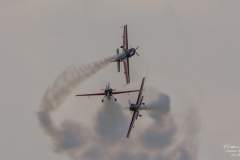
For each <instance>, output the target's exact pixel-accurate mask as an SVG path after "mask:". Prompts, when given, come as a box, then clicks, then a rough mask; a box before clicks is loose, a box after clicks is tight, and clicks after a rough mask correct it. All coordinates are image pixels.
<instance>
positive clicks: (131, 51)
mask: <svg viewBox="0 0 240 160" xmlns="http://www.w3.org/2000/svg"><path fill="white" fill-rule="evenodd" d="M134 50H135V49H134V48H130V49H128V50H127V52H126V51H123V52H122V53H120V54H117V57H116V60H115V61H114V62H116V61H118V60H121V59H124V58H126V57H128V58H129V57H132V56H134V55H135V52H134Z"/></svg>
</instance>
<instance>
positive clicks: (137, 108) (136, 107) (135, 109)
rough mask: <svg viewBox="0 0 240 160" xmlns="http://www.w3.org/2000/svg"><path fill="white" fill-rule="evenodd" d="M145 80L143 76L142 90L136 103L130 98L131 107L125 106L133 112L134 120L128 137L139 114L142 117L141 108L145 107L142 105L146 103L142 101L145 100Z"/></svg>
mask: <svg viewBox="0 0 240 160" xmlns="http://www.w3.org/2000/svg"><path fill="white" fill-rule="evenodd" d="M144 81H145V78H143V80H142V85H141V88H140V91H139V94H138V99H137V102H136V104H133V103H131V101H130V100H129V101H128V102H129V105H130V107H125V108H124V109H129V110H130V111H131V112H133V116H132V120H131V123H130V126H129V129H128V133H127V138H129V136H130V133H131V130H132V128H133V127H134V126H133V125H134V122H135V120H136V119H137V118H138V116H139V117H142V115H140V114H139V112H140V110H142V109H143V107H142V106H141V105H145V103H142V100H143V96H142V91H143V86H144Z"/></svg>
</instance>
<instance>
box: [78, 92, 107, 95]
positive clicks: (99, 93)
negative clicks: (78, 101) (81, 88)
mask: <svg viewBox="0 0 240 160" xmlns="http://www.w3.org/2000/svg"><path fill="white" fill-rule="evenodd" d="M98 95H105V93H103V92H102V93H92V94H78V95H76V96H98Z"/></svg>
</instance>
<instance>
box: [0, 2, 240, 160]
mask: <svg viewBox="0 0 240 160" xmlns="http://www.w3.org/2000/svg"><path fill="white" fill-rule="evenodd" d="M239 5H240V2H239V1H238V0H230V1H222V0H210V1H207V0H202V1H190V0H183V1H177V0H173V1H165V0H163V1H162V0H161V1H155V0H149V1H136V0H128V1H126V0H122V1H110V0H102V1H98V0H94V1H86V0H81V1H76V0H68V1H67V0H48V1H46V0H42V1H40V0H35V1H30V0H19V1H14V0H8V1H7V0H1V1H0V22H1V27H0V35H1V37H0V43H1V47H0V53H1V56H2V58H1V59H0V66H1V67H0V72H1V77H0V79H1V81H0V82H1V83H0V87H1V101H0V109H1V112H0V128H1V137H0V158H1V159H10V160H14V159H20V160H23V159H24V160H28V159H36V160H38V159H43V158H44V159H52V160H57V159H58V160H62V159H69V160H70V159H74V158H73V157H71V156H69V152H65V151H64V152H57V151H55V150H54V145H55V144H54V141H53V139H52V138H51V136H49V135H48V134H46V133H45V132H44V130H43V129H42V127H41V125H40V123H39V119H38V113H39V111H40V110H41V102H42V99H43V96H44V95H45V93H46V89H47V88H48V87H51V86H52V85H53V84H54V82H55V80H56V78H57V77H58V76H59V75H61V73H62V72H63V71H65V70H66V69H67V68H68V67H69V66H73V65H76V66H85V65H88V64H89V63H91V62H99V61H100V60H102V59H103V58H108V57H111V56H113V55H115V54H116V49H117V48H119V47H120V46H121V45H122V32H123V31H122V28H120V27H121V26H123V25H125V24H127V25H128V38H129V44H131V46H133V47H136V46H139V47H140V48H139V49H138V53H139V54H140V56H139V57H137V56H134V57H132V58H131V59H130V74H131V83H130V84H129V85H127V86H123V85H125V77H124V73H123V70H122V69H123V67H122V66H121V72H120V73H117V65H116V64H115V63H110V64H108V65H107V66H106V67H104V68H103V69H101V70H99V72H97V73H95V74H93V75H92V76H90V77H89V78H88V79H87V80H86V81H84V82H81V83H79V84H78V85H76V86H75V87H74V88H73V89H72V90H71V92H70V93H69V94H68V95H67V97H66V98H65V99H64V101H63V102H62V103H61V105H60V106H59V107H58V108H57V110H56V111H55V112H53V113H52V114H51V118H52V120H53V122H54V124H55V125H56V126H61V122H63V121H64V122H65V120H66V119H70V120H72V121H75V122H77V123H76V125H78V124H81V126H83V128H84V127H85V128H86V130H88V131H89V132H93V131H98V128H96V122H97V120H98V118H99V116H100V115H102V114H103V113H102V112H103V111H105V109H106V106H104V104H102V103H101V99H102V97H91V98H89V99H88V98H83V97H81V98H75V94H81V93H89V92H99V91H100V89H101V88H104V86H105V85H106V84H107V82H110V84H111V87H113V88H115V89H117V90H127V89H138V88H139V87H140V83H141V80H142V77H147V79H146V82H145V92H144V95H145V97H146V98H145V99H144V100H145V103H146V104H148V103H150V104H151V103H152V102H153V101H156V99H157V97H158V95H159V94H160V93H163V94H164V95H167V97H169V98H170V106H171V110H170V111H169V115H170V117H171V118H173V121H174V124H175V125H176V126H177V128H178V131H179V132H178V133H177V134H176V138H178V136H179V137H184V136H188V133H191V130H190V131H189V130H188V126H189V128H190V129H191V127H193V126H196V127H197V129H194V128H193V129H192V130H194V131H197V133H194V134H192V135H194V137H193V139H196V140H197V144H195V145H194V146H195V148H196V151H195V152H194V153H196V155H195V159H219V160H222V159H238V158H239V157H233V156H231V155H230V154H229V153H226V152H225V149H224V148H223V145H225V144H231V145H234V146H240V138H239V132H240V129H239V127H238V122H239V121H240V118H239V116H238V115H239V106H240V102H239V96H240V85H239V81H240V75H239V71H238V69H239V59H240V55H239V49H240V46H239V44H238V42H239V40H240V32H239V28H240V21H239V19H240V11H239ZM117 98H118V101H117V102H116V104H117V105H118V106H119V107H120V108H121V107H122V108H123V107H126V106H128V102H127V101H128V99H131V101H135V100H136V98H137V94H134V93H132V94H130V96H129V95H117ZM109 103H110V102H109ZM120 113H121V114H120ZM119 114H120V117H121V118H122V117H125V118H124V120H123V123H122V125H120V126H121V127H125V129H126V132H127V129H128V125H129V123H130V119H131V115H130V113H129V112H128V111H123V110H119ZM142 114H143V117H142V118H141V120H139V121H137V123H136V127H135V128H134V129H133V132H132V134H133V133H134V130H136V131H139V136H140V137H144V135H141V131H147V128H146V127H147V125H148V124H150V126H151V124H153V123H154V122H152V121H151V120H154V119H152V118H151V117H152V116H151V114H149V113H148V112H147V111H142ZM117 115H118V114H117ZM191 115H193V119H194V120H195V121H196V123H193V125H192V124H189V123H188V122H191V119H192V117H191ZM189 116H190V118H189ZM121 118H120V119H121ZM125 121H126V122H125ZM100 122H102V121H100ZM100 122H99V126H101V124H104V123H100ZM167 122H168V123H169V125H171V124H172V121H171V120H167ZM97 124H98V123H97ZM93 126H94V127H93ZM190 126H191V127H190ZM141 127H142V129H141ZM173 128H174V127H173ZM185 131H187V132H186V133H185ZM97 133H98V132H97ZM100 133H101V132H100ZM135 133H136V132H135ZM143 133H147V132H142V134H143ZM179 134H180V135H179ZM136 135H138V134H136ZM133 136H134V134H133ZM136 137H138V136H136ZM189 137H190V138H191V136H189ZM88 138H89V137H88ZM88 138H87V139H88ZM118 138H119V137H118ZM122 139H123V141H124V143H123V145H124V144H127V145H129V142H126V140H125V137H124V136H123V137H122ZM146 139H147V138H146ZM133 140H138V139H137V138H133ZM143 140H144V139H143ZM96 142H98V143H99V142H100V141H97V140H96ZM131 143H132V144H131V145H132V146H133V147H135V146H134V145H138V143H135V142H134V141H131ZM180 144H181V143H180ZM97 145H100V143H99V144H97ZM149 145H150V146H151V143H150V144H149ZM184 145H188V144H184ZM96 147H98V146H96ZM170 147H171V145H170ZM188 147H189V146H188ZM120 148H121V146H120V145H118V146H117V147H116V151H119V150H121V149H120ZM91 149H92V150H98V149H94V148H91ZM79 150H83V148H81V147H80V148H79ZM159 150H161V147H160V149H159ZM121 152H125V151H122V150H121ZM139 152H140V153H141V148H140V149H139ZM87 153H88V152H86V153H85V154H84V155H83V156H85V157H88V158H89V157H90V159H94V157H92V158H91V156H89V155H88V154H87ZM89 153H91V152H90V151H89ZM142 154H143V155H140V156H141V157H143V159H147V158H149V157H147V156H146V154H145V153H142ZM144 154H145V155H144ZM122 155H124V154H122ZM125 155H127V153H126V154H125ZM127 157H128V156H125V157H122V159H128V158H127ZM129 157H131V155H129ZM149 159H151V158H149ZM156 159H157V158H156ZM159 159H160V158H159ZM163 159H164V158H163Z"/></svg>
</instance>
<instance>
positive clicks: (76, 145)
mask: <svg viewBox="0 0 240 160" xmlns="http://www.w3.org/2000/svg"><path fill="white" fill-rule="evenodd" d="M111 59H112V57H110V58H107V59H104V60H103V61H100V62H97V63H92V64H89V65H87V66H85V67H76V66H72V67H69V68H68V69H66V70H65V71H63V72H62V74H61V75H60V76H58V77H57V78H56V80H55V82H54V83H53V85H52V86H50V87H48V88H47V89H46V92H45V93H44V95H43V98H42V101H41V110H40V111H39V112H38V118H39V122H40V125H41V127H42V129H43V130H44V131H45V133H46V134H47V135H49V136H50V138H51V139H52V140H53V143H54V151H55V152H57V153H65V154H67V155H68V156H69V157H70V158H71V159H72V160H79V159H81V160H99V159H100V160H102V159H103V160H112V159H123V160H125V159H126V160H128V159H132V160H147V159H148V160H183V159H185V160H190V159H191V160H194V159H196V155H197V143H191V141H192V140H193V139H194V138H196V137H197V134H198V132H199V130H198V127H196V126H195V123H190V124H189V127H190V128H188V130H186V134H185V135H186V137H184V138H183V141H181V142H180V143H178V144H176V143H175V142H176V140H178V127H179V126H177V125H176V123H175V120H174V117H173V116H172V114H171V112H170V109H171V107H170V97H169V96H168V95H166V94H163V93H161V94H159V96H158V99H157V100H156V101H154V102H152V103H149V104H147V105H146V106H144V107H143V109H145V110H147V112H148V113H149V115H150V117H151V118H152V120H153V123H152V124H150V125H149V126H147V128H146V129H144V130H142V131H141V132H136V131H137V130H136V129H135V128H134V129H133V130H132V133H131V136H132V137H134V138H133V139H127V138H125V137H126V134H127V130H128V127H129V123H130V120H131V117H127V116H125V115H124V114H123V107H122V106H120V105H119V104H118V103H116V102H115V101H111V100H109V101H105V103H103V106H102V107H101V110H100V111H99V112H98V114H97V117H96V119H95V124H93V125H94V131H93V132H89V131H87V129H88V128H83V126H82V125H81V124H80V123H76V122H72V121H69V120H64V121H63V122H62V123H61V125H60V127H58V126H56V125H55V124H54V123H53V121H52V118H51V113H52V112H54V111H55V110H56V109H58V108H59V106H60V105H61V104H62V103H63V102H64V101H65V100H66V98H67V96H68V95H69V94H70V93H71V92H72V91H73V89H75V88H76V87H77V86H78V85H80V84H81V83H82V82H83V81H85V80H87V78H88V77H90V76H92V75H93V74H95V73H96V72H98V71H99V70H100V69H102V68H103V67H105V66H106V65H108V64H109V63H110V61H111ZM150 93H151V92H150ZM150 96H151V95H150ZM141 112H144V111H141ZM191 118H192V120H191V122H194V120H195V121H198V120H196V119H194V117H191ZM135 123H138V124H136V126H137V127H140V128H141V124H139V120H138V121H136V122H135ZM90 133H91V134H90ZM173 142H174V143H173ZM173 153H176V154H173Z"/></svg>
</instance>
